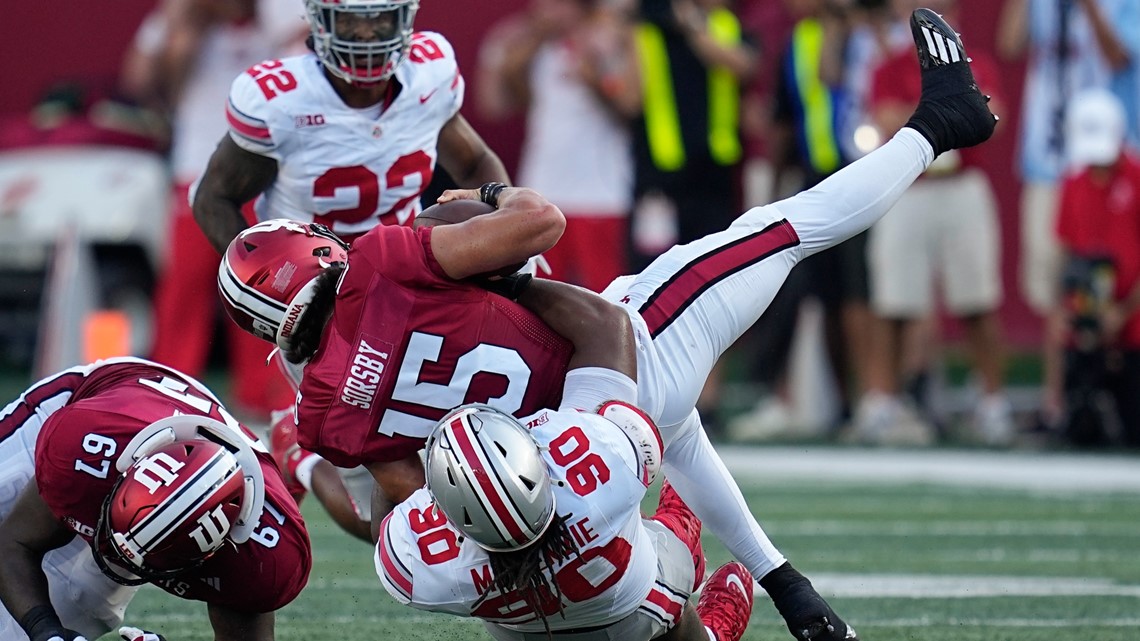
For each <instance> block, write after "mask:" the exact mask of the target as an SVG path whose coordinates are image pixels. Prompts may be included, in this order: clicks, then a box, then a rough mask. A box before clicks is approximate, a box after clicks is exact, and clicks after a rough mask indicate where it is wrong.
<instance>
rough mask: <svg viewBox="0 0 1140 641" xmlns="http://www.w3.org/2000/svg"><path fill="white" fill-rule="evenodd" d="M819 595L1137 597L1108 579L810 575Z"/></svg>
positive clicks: (1137, 590)
mask: <svg viewBox="0 0 1140 641" xmlns="http://www.w3.org/2000/svg"><path fill="white" fill-rule="evenodd" d="M811 581H812V583H813V584H814V585H815V586H816V587H817V588H818V589H819V591H820V593H821V594H824V595H828V596H835V597H844V598H874V599H884V598H897V599H975V598H993V597H1052V596H1057V597H1074V596H1124V597H1140V585H1121V584H1119V583H1116V582H1115V581H1112V580H1111V579H1080V578H1058V577H1024V576H987V575H977V576H963V575H958V576H934V575H929V574H829V573H821V574H813V575H812V577H811Z"/></svg>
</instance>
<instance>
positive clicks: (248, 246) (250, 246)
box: [242, 241, 257, 252]
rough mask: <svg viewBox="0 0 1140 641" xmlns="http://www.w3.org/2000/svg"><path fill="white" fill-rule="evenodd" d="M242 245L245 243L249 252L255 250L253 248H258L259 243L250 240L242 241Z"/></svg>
mask: <svg viewBox="0 0 1140 641" xmlns="http://www.w3.org/2000/svg"><path fill="white" fill-rule="evenodd" d="M242 245H244V246H245V250H246V251H247V252H251V251H253V250H255V249H257V245H254V244H253V243H251V242H248V241H246V242H243V243H242Z"/></svg>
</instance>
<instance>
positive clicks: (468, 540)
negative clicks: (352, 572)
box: [375, 308, 753, 641]
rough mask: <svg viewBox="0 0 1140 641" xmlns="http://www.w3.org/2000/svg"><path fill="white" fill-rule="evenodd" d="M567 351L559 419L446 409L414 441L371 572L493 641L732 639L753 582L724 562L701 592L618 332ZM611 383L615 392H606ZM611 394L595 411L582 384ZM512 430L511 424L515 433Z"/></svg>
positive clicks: (694, 551)
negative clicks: (404, 482)
mask: <svg viewBox="0 0 1140 641" xmlns="http://www.w3.org/2000/svg"><path fill="white" fill-rule="evenodd" d="M613 310H614V311H615V312H616V314H614V315H613V316H612V319H613V322H612V324H613V326H614V331H612V332H609V333H607V334H606V335H605V336H604V338H601V339H599V340H596V341H593V342H592V343H591V345H589V346H585V345H584V346H583V349H582V350H577V351H575V354H574V356H573V358H572V359H571V361H570V363H569V368H570V371H571V372H572V373H574V372H577V373H578V374H580V376H574V377H573V378H572V379H569V380H568V383H567V386H566V390H565V393H564V395H563V399H562V405H561V407H560V409H559V410H558V411H554V410H543V411H541V412H539V413H537V414H534V415H532V416H530V417H527V418H523V419H515V418H514V417H512V416H510V415H509V414H506V413H503V412H500V411H498V410H496V409H493V408H491V407H489V406H486V405H466V406H463V407H460V408H457V409H456V410H454V411H452V412H451V413H450V414H448V415H447V416H446V417H444V419H443V420H442V421H440V422H439V425H437V426H436V428H435V429H434V430H433V432H432V434H431V435H430V436H429V438H428V441H427V457H426V468H427V486H426V487H425V488H423V489H420V490H417V491H416V492H415V493H414V494H412V496H411V497H409V498H408V499H407V500H406V501H404V502H403V503H401V504H400V505H398V506H396V508H395V509H394V510H393V511H392V512H391V513H390V514H389V515H388V516H387V517H386V518H385V519H384V522H383V525H382V526H381V536H380V541H379V542H378V544H377V546H376V555H375V563H376V571H377V573H378V574H379V575H380V578H381V582H382V583H383V585H384V587H385V588H386V589H387V590H388V593H389V594H391V595H392V596H393V597H394V598H395V599H396V600H398V601H400V602H401V603H405V604H408V605H411V606H413V607H416V608H420V609H423V610H430V611H434V612H446V613H450V614H456V615H459V616H470V617H476V618H479V619H482V620H483V621H484V622H485V623H486V626H487V630H488V632H489V633H490V634H491V636H492V637H494V638H495V639H498V640H500V641H540V640H541V639H548V638H550V637H549V635H550V633H552V632H556V633H558V634H559V635H564V634H571V635H573V638H574V639H578V640H579V641H587V640H597V641H603V640H607V639H622V640H623V641H626V640H628V641H648V640H649V639H654V638H659V637H660V638H668V639H677V640H681V639H684V640H686V641H705V640H706V639H713V640H715V641H737V639H739V638H740V636H741V634H743V632H744V629H745V627H746V626H747V625H748V618H749V616H750V614H751V612H752V584H753V581H752V575H751V574H749V573H748V571H747V570H746V569H745V568H744V566H742V565H741V564H739V563H730V564H728V565H726V566H724V567H722V568H720V569H719V570H717V571H716V572H715V573H713V576H712V577H711V578H710V580H709V582H708V583H707V584H706V586H705V589H704V592H703V594H702V595H701V599H700V602H699V603H698V605H697V608H696V609H694V608H693V606H692V605H691V604H689V603H688V599H689V595H690V594H691V593H692V591H693V590H695V589H696V587H697V586H698V585H699V584H700V583H701V581H702V580H703V579H704V555H703V554H702V552H701V544H700V530H701V526H700V521H699V520H697V518H696V517H695V516H694V515H693V513H692V512H691V511H690V510H689V509H688V507H687V506H685V504H684V503H683V502H682V501H681V499H680V498H679V497H678V496H677V494H676V493H675V492H674V491H673V489H672V488H671V487H670V486H669V483H668V481H666V482H665V484H664V486H663V487H662V490H661V501H660V504H659V506H658V509H657V512H656V513H655V514H654V515H653V517H651V518H648V519H643V518H642V517H641V514H640V511H639V507H640V505H641V499H642V497H643V496H644V494H645V490H646V488H647V487H648V486H649V485H650V484H651V483H652V482H653V480H654V478H655V477H656V476H657V472H658V470H659V469H660V466H661V456H662V447H661V437H660V435H659V434H658V433H657V427H656V426H655V425H654V424H653V421H651V420H649V418H648V417H646V416H645V414H644V413H642V412H641V411H640V410H638V409H637V408H635V407H634V406H633V405H631V404H630V403H631V402H632V401H634V397H635V396H636V394H637V393H636V389H635V387H634V386H633V384H632V383H633V379H634V378H635V377H636V376H637V359H636V358H635V356H634V349H635V347H634V337H633V331H632V326H631V325H630V323H629V321H628V319H627V318H626V317H625V315H624V314H623V313H622V312H621V311H620V310H618V309H617V308H613ZM613 378H618V379H624V380H625V381H628V382H629V383H630V384H629V385H622V386H617V387H611V385H610V381H611V379H613ZM595 388H596V389H607V388H608V389H613V391H614V393H615V396H614V398H612V399H610V400H609V401H607V402H606V403H604V404H603V405H601V406H598V405H594V404H593V403H594V396H595V395H594V393H593V391H594V389H595ZM524 425H525V427H524Z"/></svg>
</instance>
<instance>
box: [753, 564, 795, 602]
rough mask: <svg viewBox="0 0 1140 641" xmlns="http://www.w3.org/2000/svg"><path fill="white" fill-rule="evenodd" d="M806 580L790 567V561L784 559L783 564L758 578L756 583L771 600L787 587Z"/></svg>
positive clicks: (776, 597)
mask: <svg viewBox="0 0 1140 641" xmlns="http://www.w3.org/2000/svg"><path fill="white" fill-rule="evenodd" d="M804 581H807V577H805V576H804V575H802V574H800V572H799V570H796V569H795V568H793V567H792V564H791V562H789V561H784V563H783V565H781V566H780V567H778V568H776V569H775V570H772V571H771V572H769V573H768V574H765V575H764V576H763V577H761V578H760V580H759V581H757V583H759V584H760V587H762V588H764V591H765V592H767V593H768V596H770V597H772V599H773V600H775V599H778V598H779V597H780V595H782V594H783V593H784V592H785V591H786V590H787V589H788V588H789V587H791V586H792V585H796V584H799V583H801V582H804Z"/></svg>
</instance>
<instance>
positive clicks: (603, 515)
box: [375, 410, 691, 632]
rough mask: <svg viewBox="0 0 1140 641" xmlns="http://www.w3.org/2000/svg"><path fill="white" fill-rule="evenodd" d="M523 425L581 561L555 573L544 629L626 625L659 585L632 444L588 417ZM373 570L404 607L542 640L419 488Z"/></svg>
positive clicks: (390, 529)
mask: <svg viewBox="0 0 1140 641" xmlns="http://www.w3.org/2000/svg"><path fill="white" fill-rule="evenodd" d="M521 422H523V423H524V424H525V425H527V426H528V427H529V428H530V429H531V433H532V435H533V436H534V437H535V440H536V441H538V444H539V446H540V448H541V449H542V450H543V452H542V455H543V459H544V460H545V462H546V465H547V467H548V469H549V470H550V474H551V478H552V479H554V480H555V481H556V482H557V481H562V482H560V483H556V485H555V486H554V489H553V491H554V504H555V510H556V511H557V513H558V514H559V515H560V516H562V517H565V519H566V525H567V528H568V529H569V531H570V535H571V536H572V537H573V539H574V542H575V543H576V544H577V546H578V549H579V551H580V552H581V554H580V555H579V556H577V557H573V556H572V557H571V559H569V560H568V561H565V562H563V563H560V564H558V566H557V567H555V568H554V578H555V580H556V581H557V584H558V587H559V588H560V590H561V592H562V599H561V601H562V606H563V610H562V612H563V614H559V603H558V600H557V599H556V597H554V596H553V595H549V594H548V595H544V597H545V598H544V599H543V603H542V605H543V610H544V613H545V615H546V617H547V620H548V622H549V624H550V627H551V629H552V630H560V629H569V628H582V627H592V626H600V625H607V624H610V623H614V622H616V621H618V620H620V619H622V618H624V617H626V616H628V615H630V614H631V613H633V612H634V611H636V610H637V609H638V608H639V607H642V606H643V605H645V602H646V601H647V599H650V600H651V593H652V592H653V591H654V589H655V587H656V581H657V580H658V556H657V551H656V546H655V540H654V535H653V534H652V533H651V532H650V531H649V530H647V529H646V528H645V527H644V526H643V524H642V520H641V513H640V511H639V507H640V503H641V499H642V497H643V496H644V495H645V490H646V486H645V484H644V483H643V480H644V476H643V475H642V472H641V468H640V463H639V459H638V457H637V455H636V454H635V451H634V448H633V446H632V444H631V442H630V441H629V439H627V438H626V436H625V434H624V433H623V432H621V431H620V429H619V428H618V427H617V426H616V425H614V424H613V423H611V422H609V421H608V420H606V419H604V418H602V417H601V416H599V415H597V414H593V413H587V412H577V411H573V410H562V411H557V412H556V411H553V410H546V411H543V412H540V413H538V414H535V415H533V416H530V417H528V418H525V419H521ZM686 561H687V562H689V563H691V559H686ZM375 562H376V571H377V573H378V574H379V575H380V578H381V582H382V583H383V584H384V587H385V588H386V589H387V590H388V592H389V594H391V595H392V596H393V597H394V598H395V599H396V600H398V601H400V602H401V603H405V604H408V605H411V606H413V607H416V608H420V609H424V610H431V611H435V612H447V613H450V614H456V615H459V616H470V617H477V618H480V619H483V620H484V621H488V622H490V623H497V624H501V625H504V626H506V627H509V628H511V629H514V630H519V631H523V632H542V631H543V630H544V628H543V624H542V622H541V621H539V620H537V617H536V616H535V613H534V612H533V611H532V610H531V609H530V608H529V607H528V606H527V605H526V603H525V602H524V601H523V599H522V597H521V596H520V595H518V594H514V593H508V594H501V593H500V592H499V591H498V590H497V589H496V588H494V587H493V582H492V575H491V568H490V559H489V557H488V554H487V552H486V551H485V550H484V549H483V548H481V547H479V546H478V545H477V544H476V543H475V542H474V541H472V540H470V539H463V538H462V536H461V535H460V533H459V531H458V530H457V529H455V528H453V527H452V526H451V525H450V524H449V523H448V522H447V520H446V518H445V517H444V516H443V513H442V512H441V511H439V509H438V508H436V507H435V504H434V503H433V502H432V498H431V495H430V494H429V493H428V491H427V489H426V488H424V489H420V490H418V491H417V492H416V493H415V494H413V495H412V496H411V497H409V498H408V499H407V500H406V501H404V502H403V503H401V504H399V505H397V506H396V507H395V509H393V510H392V512H391V513H390V514H389V515H388V516H387V517H386V518H385V520H384V522H383V525H382V526H381V531H380V541H379V542H378V543H377V546H376V555H375ZM548 578H549V576H548ZM563 615H564V616H563Z"/></svg>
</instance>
